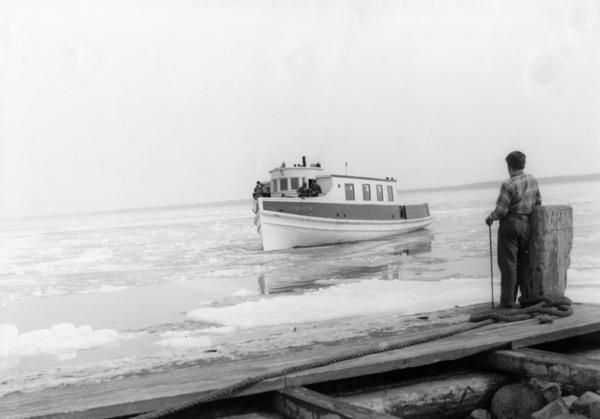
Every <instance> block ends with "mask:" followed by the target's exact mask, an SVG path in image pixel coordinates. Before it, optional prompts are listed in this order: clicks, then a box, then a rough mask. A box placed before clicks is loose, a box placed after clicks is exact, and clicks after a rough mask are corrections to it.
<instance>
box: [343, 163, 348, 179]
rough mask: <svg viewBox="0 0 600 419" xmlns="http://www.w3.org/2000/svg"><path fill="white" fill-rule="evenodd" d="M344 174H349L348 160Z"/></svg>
mask: <svg viewBox="0 0 600 419" xmlns="http://www.w3.org/2000/svg"><path fill="white" fill-rule="evenodd" d="M344 176H348V162H346V169H345V170H344Z"/></svg>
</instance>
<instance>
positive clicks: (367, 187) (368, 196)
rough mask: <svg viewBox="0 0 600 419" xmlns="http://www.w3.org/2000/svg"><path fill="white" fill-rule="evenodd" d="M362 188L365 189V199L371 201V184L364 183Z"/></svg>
mask: <svg viewBox="0 0 600 419" xmlns="http://www.w3.org/2000/svg"><path fill="white" fill-rule="evenodd" d="M362 189H363V200H364V201H370V200H371V185H368V184H366V183H363V185H362Z"/></svg>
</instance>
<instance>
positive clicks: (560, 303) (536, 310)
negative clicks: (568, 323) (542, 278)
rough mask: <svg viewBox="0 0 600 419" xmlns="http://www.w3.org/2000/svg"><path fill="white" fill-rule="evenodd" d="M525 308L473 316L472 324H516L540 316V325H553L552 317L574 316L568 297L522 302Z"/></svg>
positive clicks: (541, 298)
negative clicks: (490, 322)
mask: <svg viewBox="0 0 600 419" xmlns="http://www.w3.org/2000/svg"><path fill="white" fill-rule="evenodd" d="M520 303H521V306H524V307H525V308H516V309H507V310H492V311H487V312H485V313H477V314H473V315H471V321H472V322H479V321H482V320H488V319H491V320H494V321H497V322H516V321H521V320H528V319H532V318H534V317H536V316H538V315H540V317H539V319H540V323H551V322H552V317H568V316H570V315H571V314H573V307H572V304H573V303H572V302H571V300H570V299H569V298H567V297H560V296H548V297H540V298H535V299H531V300H523V299H521V300H520Z"/></svg>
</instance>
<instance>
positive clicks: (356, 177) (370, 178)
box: [317, 175, 396, 182]
mask: <svg viewBox="0 0 600 419" xmlns="http://www.w3.org/2000/svg"><path fill="white" fill-rule="evenodd" d="M317 177H319V178H326V177H332V178H333V177H338V178H345V179H361V180H374V181H377V182H396V179H394V178H377V177H366V176H350V175H327V176H317Z"/></svg>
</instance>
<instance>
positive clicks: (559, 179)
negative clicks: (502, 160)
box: [399, 173, 600, 192]
mask: <svg viewBox="0 0 600 419" xmlns="http://www.w3.org/2000/svg"><path fill="white" fill-rule="evenodd" d="M537 179H538V181H539V183H541V184H542V185H543V184H553V183H570V182H593V181H596V180H600V173H591V174H587V175H571V176H548V177H538V178H537ZM501 184H502V180H488V181H485V182H477V183H467V184H464V185H449V186H432V187H428V188H416V189H412V188H411V189H400V190H399V191H400V192H435V191H456V190H463V189H467V190H468V189H481V188H488V187H493V186H498V187H499V186H500V185H501Z"/></svg>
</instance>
